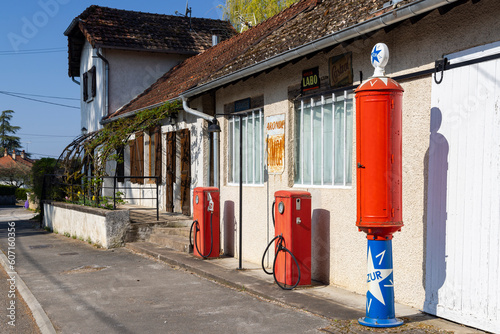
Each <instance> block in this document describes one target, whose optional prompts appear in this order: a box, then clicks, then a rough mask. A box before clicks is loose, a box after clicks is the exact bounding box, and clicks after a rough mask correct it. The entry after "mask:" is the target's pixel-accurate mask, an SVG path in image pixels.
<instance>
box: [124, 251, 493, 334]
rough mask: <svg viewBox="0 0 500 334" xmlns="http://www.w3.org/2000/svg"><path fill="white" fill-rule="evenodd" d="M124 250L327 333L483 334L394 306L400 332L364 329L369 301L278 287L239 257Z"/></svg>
mask: <svg viewBox="0 0 500 334" xmlns="http://www.w3.org/2000/svg"><path fill="white" fill-rule="evenodd" d="M126 248H128V249H130V250H132V251H134V252H136V253H139V254H144V255H147V256H150V257H152V258H154V259H157V260H160V261H163V262H166V263H168V264H171V265H174V266H178V267H180V268H183V269H185V270H187V271H190V272H193V273H196V274H197V275H199V276H202V277H205V278H207V279H210V280H214V281H216V282H219V283H221V284H224V285H227V286H229V287H232V288H235V289H239V290H243V291H245V292H247V293H250V294H252V295H255V296H259V297H260V298H263V299H265V300H268V301H271V302H277V303H280V304H282V305H287V306H290V307H294V308H297V309H301V310H305V311H307V312H310V313H312V314H316V315H319V316H321V317H324V318H326V319H330V320H332V321H333V322H334V323H333V325H332V326H331V327H330V328H329V329H328V330H326V332H331V333H373V332H380V333H442V332H447V333H456V334H469V333H485V332H483V331H480V330H476V329H473V328H469V327H466V326H462V325H460V324H456V323H453V322H450V321H447V320H444V319H440V318H437V317H434V316H431V315H428V314H425V313H422V312H420V311H419V310H417V309H414V308H412V307H409V306H405V305H401V304H396V317H398V318H400V319H403V320H404V321H405V325H403V326H401V327H397V328H392V329H391V328H386V329H374V328H366V327H363V326H361V325H359V324H358V323H357V319H358V318H360V317H363V316H365V303H366V297H365V296H364V295H359V294H356V293H352V292H349V291H346V290H343V289H340V288H336V287H334V286H325V285H316V286H312V287H305V288H296V289H294V290H293V291H285V290H282V289H280V288H279V287H278V286H277V285H276V284H275V283H274V281H273V277H272V276H269V275H267V274H265V273H264V271H263V270H262V268H261V266H259V265H257V264H254V263H247V262H243V265H242V267H243V270H238V269H237V268H238V264H239V263H238V259H236V258H230V257H226V258H224V257H223V258H219V259H209V260H202V259H199V258H196V257H194V256H192V255H189V254H186V253H181V252H176V251H172V250H169V249H167V248H163V247H159V246H157V245H155V244H153V243H148V242H134V243H129V244H127V245H126Z"/></svg>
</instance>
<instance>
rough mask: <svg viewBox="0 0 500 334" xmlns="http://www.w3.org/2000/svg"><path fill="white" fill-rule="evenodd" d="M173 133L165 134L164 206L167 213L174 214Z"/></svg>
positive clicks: (174, 137)
mask: <svg viewBox="0 0 500 334" xmlns="http://www.w3.org/2000/svg"><path fill="white" fill-rule="evenodd" d="M175 143H176V135H175V132H167V147H166V150H165V151H166V165H167V175H166V180H165V182H166V205H165V210H166V211H167V212H174V183H175V169H176V167H175V156H176V154H175V146H176V145H175Z"/></svg>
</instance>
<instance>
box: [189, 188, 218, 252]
mask: <svg viewBox="0 0 500 334" xmlns="http://www.w3.org/2000/svg"><path fill="white" fill-rule="evenodd" d="M193 219H194V221H193V224H192V225H191V230H190V232H189V234H190V235H189V241H190V243H191V246H193V254H194V255H195V256H198V257H201V258H204V259H207V258H215V257H219V254H220V238H219V231H220V226H219V189H218V188H214V187H198V188H194V191H193ZM193 228H194V242H193V241H191V240H192V239H191V237H192V234H193Z"/></svg>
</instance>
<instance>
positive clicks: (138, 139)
mask: <svg viewBox="0 0 500 334" xmlns="http://www.w3.org/2000/svg"><path fill="white" fill-rule="evenodd" d="M135 153H136V160H137V163H136V174H135V176H144V134H143V133H142V132H141V133H139V134H136V135H135ZM136 183H139V184H144V179H143V178H137V179H136Z"/></svg>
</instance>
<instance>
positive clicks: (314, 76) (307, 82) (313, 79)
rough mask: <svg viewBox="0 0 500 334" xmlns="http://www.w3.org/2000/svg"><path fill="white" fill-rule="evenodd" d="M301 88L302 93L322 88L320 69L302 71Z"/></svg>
mask: <svg viewBox="0 0 500 334" xmlns="http://www.w3.org/2000/svg"><path fill="white" fill-rule="evenodd" d="M300 86H301V89H302V93H305V92H307V91H310V90H314V89H318V88H319V87H320V80H319V67H315V68H311V69H308V70H305V71H302V83H301V85H300Z"/></svg>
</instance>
